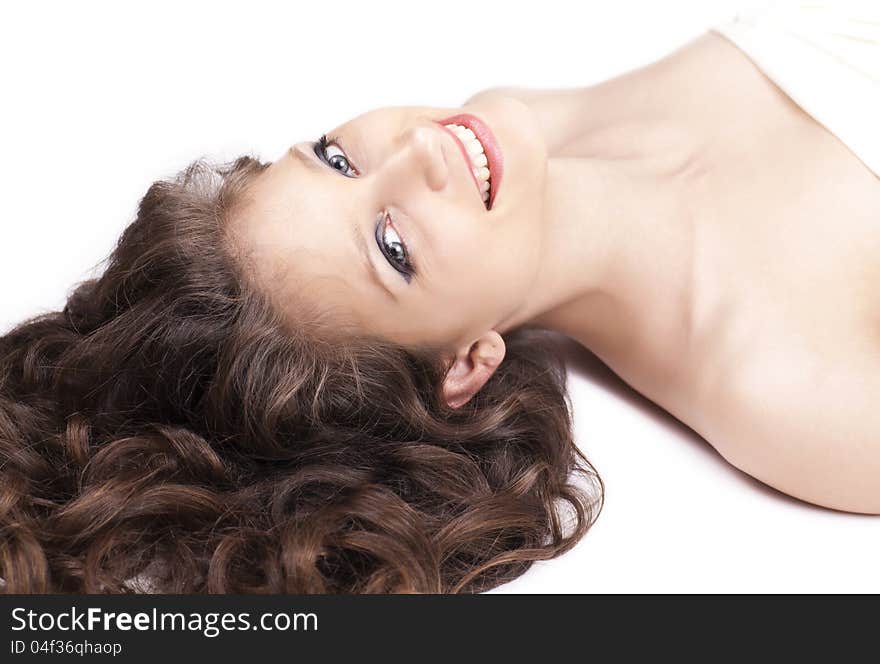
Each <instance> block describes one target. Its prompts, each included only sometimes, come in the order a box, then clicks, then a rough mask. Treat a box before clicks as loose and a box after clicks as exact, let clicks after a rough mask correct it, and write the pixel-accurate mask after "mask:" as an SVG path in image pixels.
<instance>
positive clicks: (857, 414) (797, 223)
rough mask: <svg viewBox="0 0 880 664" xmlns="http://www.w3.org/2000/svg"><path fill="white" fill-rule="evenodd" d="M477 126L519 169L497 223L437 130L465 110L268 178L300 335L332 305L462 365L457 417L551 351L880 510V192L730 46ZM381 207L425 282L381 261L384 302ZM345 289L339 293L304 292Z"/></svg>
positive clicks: (740, 449)
mask: <svg viewBox="0 0 880 664" xmlns="http://www.w3.org/2000/svg"><path fill="white" fill-rule="evenodd" d="M463 108H464V110H465V111H469V112H473V113H476V114H479V115H480V116H481V117H482V118H483V119H484V120H485V121H486V122H487V123H488V124H489V126H490V127H491V128H492V130H493V132H494V133H495V134H496V136H497V137H498V139H499V143H500V144H501V147H502V151H503V152H504V159H505V172H504V177H503V180H502V181H501V184H500V187H499V191H498V196H497V200H496V203H495V205H494V206H493V209H492V210H491V211H487V210H485V208H484V207H482V206H481V203H480V199H479V196H478V194H477V193H476V191H474V190H473V189H471V187H472V184H471V183H470V181H469V179H468V178H469V176H468V174H467V171H466V169H464V167H463V163H460V162H459V161H457V160H459V159H460V155H457V154H456V152H455V147H454V144H453V145H452V147H450V144H449V142H448V140H447V139H446V138H444V137H443V135H442V131H439V132H438V131H437V130H436V127H433V128H432V126H431V122H430V120H435V121H436V120H439V119H440V118H444V117H448V116H449V115H452V114H453V113H454V112H458V111H459V110H460V109H424V108H416V109H390V110H382V111H377V112H374V113H371V114H368V115H366V116H364V117H361V118H356V119H354V120H352V121H351V122H349V123H346V124H345V125H342V126H341V127H339V128H337V129H336V130H335V131H334V134H338V135H339V136H340V137H341V139H342V142H343V144H344V145H346V146H347V149H348V150H349V151H350V152H351V154H348V156H349V157H351V158H352V161H353V162H354V163H355V164H356V165H357V166H359V168H360V172H359V173H358V174H357V177H351V178H345V177H336V176H337V175H339V174H338V173H333V174H331V175H329V176H328V175H326V174H323V173H321V172H320V169H316V168H311V167H308V166H307V165H306V160H304V156H308V154H309V146H308V145H298V146H295V149H294V150H293V151H291V152H289V153H286V154H285V155H284V157H282V158H281V159H279V160H278V161H276V162H275V163H273V165H272V166H271V167H270V168H269V169H268V171H267V173H266V174H265V175H264V176H262V179H261V181H260V182H259V183H258V185H257V186H256V187H255V188H254V190H253V203H252V205H251V206H250V207H249V208H247V209H246V210H245V212H244V213H243V214H242V215H241V218H240V219H238V220H237V221H238V224H237V232H238V233H239V234H240V237H241V242H242V245H243V246H246V247H247V250H248V251H249V252H250V253H251V254H252V255H255V257H256V258H257V264H258V265H259V266H260V275H259V276H260V277H261V278H262V279H263V281H264V283H265V284H266V287H267V288H270V289H271V290H272V292H273V293H274V294H275V295H276V296H277V297H278V298H279V301H280V302H282V303H290V304H289V307H288V308H289V312H290V315H291V318H292V319H293V320H295V318H296V316H297V306H296V304H295V303H296V302H297V301H298V300H299V299H300V298H301V296H302V294H303V292H304V291H307V292H309V293H316V292H319V293H320V294H321V303H322V304H324V305H327V306H331V307H332V309H333V311H334V312H337V313H338V314H339V315H340V316H344V318H345V319H346V322H350V324H353V325H355V326H358V327H361V328H364V329H367V330H368V331H370V332H375V333H378V334H381V335H383V336H386V337H391V338H393V339H395V340H397V341H399V342H401V343H413V342H418V341H430V342H432V343H440V344H442V345H444V346H445V347H447V348H448V349H449V357H450V364H451V370H450V373H449V376H448V378H447V382H446V384H445V385H444V388H445V394H446V395H447V398H448V399H449V402H450V403H451V404H452V405H461V404H462V403H465V402H466V401H467V400H468V399H469V398H470V397H471V396H473V394H475V393H476V392H477V391H478V390H479V389H480V387H481V386H482V385H483V384H484V383H485V381H486V380H487V379H488V377H489V376H491V374H492V372H493V371H494V370H495V368H497V366H498V365H499V364H500V363H501V362H502V361H503V358H504V342H503V339H502V337H501V334H503V333H504V332H505V331H508V330H511V329H514V328H516V327H518V326H539V327H544V328H547V329H552V330H557V331H560V332H563V333H565V334H567V335H569V336H570V337H572V338H573V339H575V340H576V341H578V342H580V343H581V344H583V345H584V346H585V347H587V348H589V349H590V350H592V351H593V352H594V353H596V354H597V355H598V356H599V357H600V358H601V359H602V360H603V361H604V362H606V363H607V364H608V366H609V367H610V368H611V369H612V370H614V371H615V372H616V373H617V374H618V375H620V376H621V377H622V378H623V379H624V380H625V381H627V382H628V383H629V384H630V385H631V386H632V387H633V388H635V389H636V390H638V391H639V392H641V393H642V394H644V395H645V396H646V397H648V398H649V399H651V400H652V401H654V402H655V403H657V404H658V405H660V406H661V407H663V408H665V409H666V410H668V411H669V412H670V413H672V414H673V415H674V416H676V417H677V418H679V419H680V420H681V421H682V422H684V423H685V424H687V425H688V426H690V427H692V428H693V429H694V430H695V431H697V432H698V433H700V434H701V435H702V436H703V437H705V438H706V440H708V441H709V442H710V444H712V445H713V446H714V447H715V448H716V449H717V450H718V451H719V452H720V453H721V454H722V455H723V456H724V457H725V458H726V459H727V460H728V461H730V463H732V464H733V465H735V466H737V467H739V468H740V469H742V470H744V471H745V472H747V473H749V474H751V475H753V476H754V477H756V478H758V479H760V480H762V481H764V482H766V483H768V484H770V485H772V486H774V487H776V488H778V489H779V490H781V491H783V492H785V493H788V494H790V495H793V496H795V497H798V498H801V499H803V500H806V501H809V502H813V503H816V504H819V505H824V506H826V507H831V508H835V509H841V510H847V511H854V512H865V513H872V514H878V513H880V416H878V414H877V413H876V412H875V410H874V409H873V408H872V406H873V405H874V404H878V403H880V371H878V364H880V325H878V322H880V321H878V318H880V293H878V290H880V261H878V260H877V258H876V257H877V256H878V255H880V254H878V252H880V179H878V178H877V177H876V176H875V175H874V174H873V173H871V171H869V170H868V169H867V167H865V166H864V164H862V162H860V161H859V160H858V159H857V157H855V156H854V155H853V154H852V153H851V152H850V151H849V150H848V149H847V148H846V147H845V146H843V145H842V144H841V143H840V142H839V141H838V140H837V139H836V138H835V137H834V136H832V135H831V134H830V133H829V132H828V131H827V130H825V129H824V128H823V127H822V126H820V125H818V124H817V123H816V122H815V121H814V120H813V119H812V118H810V116H808V115H806V114H805V113H804V112H803V111H802V110H801V109H800V108H799V107H797V106H796V105H795V104H794V103H793V102H792V101H791V100H790V99H788V97H786V96H785V95H784V94H783V93H782V92H781V91H779V90H778V89H777V88H776V87H775V86H774V85H773V84H772V83H771V82H770V81H769V80H768V79H767V78H766V77H764V76H763V74H761V73H760V71H759V70H758V69H757V68H756V67H755V66H754V65H753V64H752V63H751V62H750V61H749V60H748V59H747V57H746V56H745V55H744V54H742V53H741V52H740V51H739V50H738V49H737V48H736V47H735V46H733V45H732V44H730V43H729V42H727V41H726V40H725V39H724V38H723V37H721V36H719V35H716V34H714V33H707V34H706V35H704V36H702V37H700V38H698V39H695V40H694V41H693V42H691V43H690V44H687V45H686V46H684V47H682V48H681V49H679V50H678V51H676V52H674V53H672V54H670V55H669V56H668V57H666V58H664V59H662V60H660V61H658V62H657V63H654V64H652V65H649V66H646V67H643V68H640V69H638V70H635V71H633V72H630V73H628V74H625V75H623V76H619V77H617V78H614V79H612V80H609V81H606V82H604V83H601V84H598V85H594V86H590V87H587V88H583V89H569V90H558V91H557V90H524V89H511V88H502V89H492V90H487V91H484V92H482V93H479V94H478V95H476V96H474V97H473V98H471V99H469V100H468V101H467V102H466V103H465V105H464V107H463ZM297 152H298V153H299V154H297ZM385 209H390V210H391V211H392V212H393V213H394V214H395V215H397V219H396V221H395V226H399V227H400V230H401V234H402V235H403V236H404V237H405V238H407V244H408V245H415V246H416V251H415V256H416V259H417V260H419V261H420V262H421V265H422V266H423V267H424V268H425V269H424V270H423V272H422V274H421V275H420V276H419V277H418V278H417V279H416V280H415V281H413V282H411V283H409V282H404V281H403V280H399V279H397V278H396V277H398V276H400V275H399V274H397V273H396V272H395V271H394V270H393V269H391V268H389V267H388V264H387V263H385V262H384V259H385V258H386V257H383V255H382V254H381V253H378V254H377V253H375V252H376V246H375V243H374V244H373V245H372V247H371V249H372V251H373V252H374V254H375V255H374V254H371V255H372V256H373V258H372V260H373V261H375V263H376V264H377V265H379V268H378V269H379V273H380V275H381V280H382V281H383V282H386V286H388V289H386V290H390V291H392V292H391V293H390V294H387V293H386V294H383V293H382V291H381V290H380V289H378V288H374V286H375V285H374V284H370V285H369V286H367V284H368V283H369V282H368V281H367V279H366V278H365V277H364V276H363V272H362V271H360V263H359V262H358V261H356V260H355V256H357V254H356V253H354V251H355V250H354V248H353V246H354V245H353V243H352V242H351V233H350V232H349V231H350V230H351V229H352V228H355V229H356V230H358V231H359V232H360V231H363V234H364V235H365V236H367V237H369V236H370V234H371V233H372V228H373V227H374V225H375V224H374V221H373V219H374V217H375V215H376V212H377V211H381V210H385ZM315 228H318V229H320V230H321V231H322V232H321V233H320V234H319V235H315V234H314V233H313V232H311V231H313V230H314V229H315ZM413 240H415V242H413ZM412 248H413V247H412V246H409V249H412ZM294 265H295V266H296V267H295V268H294V267H293V266H294ZM328 275H329V276H332V282H333V283H337V284H339V285H340V287H339V288H336V287H331V282H330V281H323V282H322V283H321V287H320V288H318V289H316V288H314V287H312V288H304V287H303V285H304V283H308V284H309V285H312V284H313V283H315V281H314V280H316V279H319V278H320V279H324V277H326V276H328ZM282 306H284V305H283V304H282Z"/></svg>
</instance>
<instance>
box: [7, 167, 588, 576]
mask: <svg viewBox="0 0 880 664" xmlns="http://www.w3.org/2000/svg"><path fill="white" fill-rule="evenodd" d="M266 166H268V164H266V163H263V162H261V161H259V160H257V159H255V158H253V157H249V156H245V157H241V158H239V159H237V160H235V161H234V162H230V163H226V164H221V165H218V166H213V165H211V164H209V163H207V162H205V161H204V160H199V161H196V162H194V163H193V164H191V165H190V166H189V167H187V168H186V169H185V170H184V171H182V172H181V173H180V174H178V175H177V176H175V177H174V178H170V179H168V180H163V181H159V182H156V183H154V184H153V185H152V186H151V187H150V189H149V191H148V192H147V193H146V195H145V196H144V197H143V199H142V200H141V201H140V205H139V208H138V212H137V216H136V218H135V220H134V221H133V222H132V223H131V224H130V225H129V226H128V227H127V228H126V229H125V230H124V232H123V234H122V235H121V237H120V239H119V241H118V243H117V245H116V247H115V248H114V250H113V252H112V253H111V255H110V256H109V258H108V260H107V264H106V269H105V270H104V271H103V273H102V274H101V276H100V277H99V278H96V279H90V280H87V281H84V282H82V283H80V284H79V285H78V286H77V287H76V288H75V289H74V290H73V292H72V293H71V294H70V296H69V298H68V300H67V303H66V306H65V307H64V308H63V310H62V311H53V312H50V313H45V314H41V315H38V316H35V317H33V318H31V319H29V320H27V321H25V322H23V323H21V324H19V325H17V326H16V327H14V328H13V329H12V330H10V331H9V332H8V333H6V334H5V335H3V336H2V337H0V578H2V582H0V583H2V589H3V591H4V592H7V593H44V592H76V593H83V592H88V593H106V592H112V593H124V592H137V591H159V592H170V593H204V592H210V593H265V592H273V593H341V592H344V593H354V592H360V593H375V592H423V593H434V592H478V591H482V590H486V589H489V588H492V587H494V586H497V585H499V584H501V583H504V582H506V581H509V580H511V579H513V578H515V577H517V576H519V575H520V574H522V573H523V572H524V571H526V570H527V569H528V568H529V566H530V565H531V564H532V562H533V561H535V560H544V559H549V558H553V557H555V556H558V555H560V554H561V553H563V552H565V551H567V550H568V549H570V548H571V547H572V546H573V545H574V544H575V543H576V542H577V541H578V540H579V539H580V538H581V537H582V536H583V535H584V534H585V533H586V531H587V530H588V529H589V527H590V526H591V525H592V523H593V522H594V521H595V518H596V517H597V516H598V514H599V511H600V510H601V505H602V502H603V499H604V487H603V485H602V481H601V479H600V478H599V476H598V474H596V473H595V471H594V469H593V467H592V466H591V465H590V464H589V462H588V461H587V460H586V458H584V456H583V455H582V453H581V452H580V451H579V450H578V449H577V447H576V446H575V444H574V442H573V437H572V418H571V404H570V399H569V397H568V395H567V392H566V371H565V365H564V362H563V360H562V359H561V355H560V353H559V352H558V349H557V348H556V341H555V340H554V337H553V335H552V333H548V332H546V331H544V330H540V329H536V328H531V329H530V328H527V327H523V328H519V329H516V330H513V331H511V332H508V333H507V334H506V335H505V342H506V347H507V350H506V355H505V359H504V361H503V362H502V364H501V365H500V366H499V367H498V369H497V370H496V372H495V374H494V375H493V376H492V377H491V378H490V379H489V381H488V382H487V383H486V385H485V386H484V387H483V389H482V390H481V391H480V392H479V393H478V394H477V395H476V396H475V397H473V398H472V399H471V400H470V401H469V402H468V403H467V404H466V405H465V406H462V407H460V408H457V409H453V408H450V407H449V406H448V405H447V404H446V403H445V401H444V400H443V399H442V398H441V389H440V388H441V385H442V381H443V378H444V375H445V370H446V369H447V368H448V365H447V363H446V362H445V361H444V357H443V353H442V351H441V350H440V349H438V348H429V347H419V348H402V347H400V346H399V345H396V344H392V343H390V342H387V341H383V340H382V339H378V338H373V337H366V336H358V335H355V334H346V335H344V336H342V335H330V334H327V331H326V327H325V326H321V325H319V324H318V320H319V316H318V315H317V313H318V312H315V315H314V316H312V317H309V316H308V315H306V313H305V310H304V313H303V319H302V321H301V323H302V324H301V325H297V326H295V329H293V330H291V326H290V322H289V321H287V322H286V323H285V321H284V320H283V319H282V317H281V316H280V315H279V313H278V308H277V307H273V305H272V303H271V301H270V300H269V298H268V297H267V296H266V294H265V293H262V292H260V291H259V289H257V288H254V287H253V286H252V285H250V280H249V279H248V278H246V274H245V267H244V266H245V263H244V262H243V261H241V260H238V259H237V258H236V256H235V252H234V251H231V250H230V242H229V234H228V232H227V228H226V226H227V224H226V223H225V222H226V220H228V219H229V218H230V215H232V214H233V212H234V210H235V209H236V205H237V204H238V203H239V202H240V201H242V200H243V199H244V196H243V194H244V193H246V191H247V187H248V183H249V182H252V181H253V179H254V177H255V176H256V175H257V174H259V173H260V172H261V171H262V170H263V169H264V168H266ZM578 478H580V479H581V480H584V481H585V482H584V483H581V482H579V481H577V480H578Z"/></svg>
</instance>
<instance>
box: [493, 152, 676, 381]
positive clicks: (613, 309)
mask: <svg viewBox="0 0 880 664" xmlns="http://www.w3.org/2000/svg"><path fill="white" fill-rule="evenodd" d="M632 144H633V145H640V144H642V143H641V142H640V141H639V140H638V138H634V139H633V141H632ZM658 164H662V165H658ZM677 172H678V170H677V168H674V167H670V162H669V161H668V160H667V159H659V160H658V159H657V157H656V155H647V154H640V155H638V156H632V155H631V154H630V155H628V156H627V157H626V158H623V159H621V158H618V157H616V156H614V158H605V157H589V158H578V157H554V158H550V159H549V161H548V166H547V186H546V200H545V204H544V217H543V219H542V220H541V223H542V225H543V227H544V228H545V229H546V232H545V233H544V234H543V238H544V245H543V248H542V254H543V258H542V260H541V266H542V269H541V272H540V274H539V275H538V277H537V279H536V281H535V283H534V285H533V288H532V289H531V291H530V292H529V293H528V296H527V297H526V298H525V300H524V306H523V307H522V308H521V309H520V310H519V311H517V312H516V313H515V314H514V315H513V316H512V317H511V318H509V319H508V320H507V321H505V324H504V326H503V327H504V328H505V329H510V328H513V327H516V326H519V325H526V326H535V327H541V328H546V329H550V330H554V331H558V332H562V333H563V334H566V335H568V336H570V337H572V338H573V339H575V340H576V341H578V342H580V343H581V344H582V345H584V346H586V347H587V348H589V349H590V350H591V351H593V352H594V353H596V354H597V355H598V356H599V357H600V358H602V359H603V360H605V361H606V362H608V363H609V364H612V363H613V364H614V365H615V368H622V367H620V363H621V362H623V363H626V362H633V363H637V362H641V363H644V361H645V360H646V359H648V357H649V356H650V357H653V358H655V359H660V358H662V357H663V356H664V355H667V356H668V354H669V353H670V351H672V350H673V348H671V346H674V344H675V343H676V342H678V343H680V342H681V341H682V338H683V337H685V336H686V332H687V329H688V328H687V320H688V314H689V309H690V302H691V295H690V292H691V291H690V270H691V265H692V261H693V242H692V240H693V228H692V227H691V225H690V215H689V214H688V213H687V209H688V207H687V206H686V205H685V201H684V198H683V196H682V195H681V193H680V192H681V190H682V186H681V184H680V183H679V181H678V177H677V176H676V173H677ZM633 366H636V365H635V364H633Z"/></svg>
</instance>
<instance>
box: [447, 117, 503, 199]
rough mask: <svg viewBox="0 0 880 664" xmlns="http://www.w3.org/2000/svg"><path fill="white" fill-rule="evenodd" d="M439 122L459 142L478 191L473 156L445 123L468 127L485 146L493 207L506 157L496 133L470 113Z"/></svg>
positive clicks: (490, 197)
mask: <svg viewBox="0 0 880 664" xmlns="http://www.w3.org/2000/svg"><path fill="white" fill-rule="evenodd" d="M436 122H437V124H439V125H440V126H441V127H443V129H444V130H446V131H447V132H449V134H450V135H452V137H453V138H454V139H455V142H456V143H457V144H458V147H459V148H461V151H462V153H463V154H464V157H465V163H466V164H467V167H468V171H469V172H470V174H471V177H472V178H473V180H474V184H475V185H476V186H477V192H479V191H480V188H479V187H480V185H479V183H478V182H477V178H476V176H475V175H474V173H473V169H472V166H471V158H470V155H469V154H468V153H467V150H466V149H465V147H464V145H463V144H462V142H461V141H460V140H458V136H456V135H455V134H454V133H453V132H452V131H451V130H449V129H447V128H446V127H445V126H444V125H448V124H457V125H461V126H463V127H467V128H468V129H470V130H471V131H472V132H474V135H475V136H476V137H477V140H478V141H480V143H481V144H482V146H483V151H484V152H485V154H486V161H488V162H489V173H490V178H489V209H490V210H491V209H492V206H493V204H494V203H495V197H496V196H497V195H498V187H499V186H500V184H501V176H502V174H503V173H504V159H503V157H502V155H501V148H499V147H498V141H497V140H496V139H495V135H494V134H493V133H492V132H491V131H490V130H489V127H488V126H486V123H485V122H483V121H482V120H480V118H478V117H477V116H475V115H471V114H470V113H461V114H459V115H453V116H452V117H449V118H446V119H445V120H436Z"/></svg>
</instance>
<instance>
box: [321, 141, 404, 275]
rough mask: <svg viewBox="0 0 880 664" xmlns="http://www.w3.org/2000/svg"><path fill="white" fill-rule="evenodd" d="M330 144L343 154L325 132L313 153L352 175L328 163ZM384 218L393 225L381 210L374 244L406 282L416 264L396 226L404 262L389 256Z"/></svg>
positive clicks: (328, 165) (390, 219) (346, 157)
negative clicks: (384, 240) (385, 240)
mask: <svg viewBox="0 0 880 664" xmlns="http://www.w3.org/2000/svg"><path fill="white" fill-rule="evenodd" d="M331 145H335V146H336V147H337V148H339V149H340V150H341V151H342V153H343V155H345V150H343V149H342V146H341V145H340V144H339V141H338V139H337V138H336V137H334V136H328V135H327V134H323V135H322V136H321V137H320V138H319V139H318V140H317V142H316V143H315V145H314V151H315V154H316V155H317V156H318V158H319V159H320V160H321V161H323V162H324V163H325V164H326V165H327V167H328V168H331V169H333V170H335V171H338V172H339V173H342V175H344V176H345V177H352V176H351V175H346V174H345V173H343V172H342V171H340V170H339V169H337V168H333V166H331V165H330V160H329V158H328V157H327V148H329V147H330V146H331ZM345 160H346V162H347V163H348V166H349V168H351V169H352V170H353V171H354V172H355V173H357V174H358V175H360V171H358V169H357V168H355V167H354V165H353V164H352V163H351V161H350V160H349V159H348V155H345ZM386 219H387V220H388V223H389V224H390V225H391V226H392V227H393V226H394V219H393V218H392V217H391V214H390V213H388V212H387V211H383V212H382V213H381V214H380V215H379V219H378V221H377V222H376V230H375V233H374V235H375V236H376V244H377V245H378V246H379V251H380V252H381V253H382V255H383V256H384V257H385V260H386V261H387V262H388V263H389V264H390V265H391V267H393V268H394V269H395V270H397V271H398V272H400V273H401V274H402V275H403V278H404V279H406V282H407V283H409V282H410V281H411V280H412V278H413V277H414V276H416V274H417V271H416V266H415V264H414V263H413V261H412V259H411V258H410V252H409V250H408V249H407V247H406V243H405V242H404V241H403V238H401V237H400V233H399V232H398V231H397V228H396V227H395V228H394V232H395V235H397V237H398V239H399V240H400V243H399V244H400V245H402V246H403V254H404V264H403V265H401V264H400V263H398V262H397V261H396V260H395V259H393V258H391V256H390V255H389V254H388V251H387V250H386V249H385V243H384V242H383V238H384V237H385V225H386V223H385V220H386Z"/></svg>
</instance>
